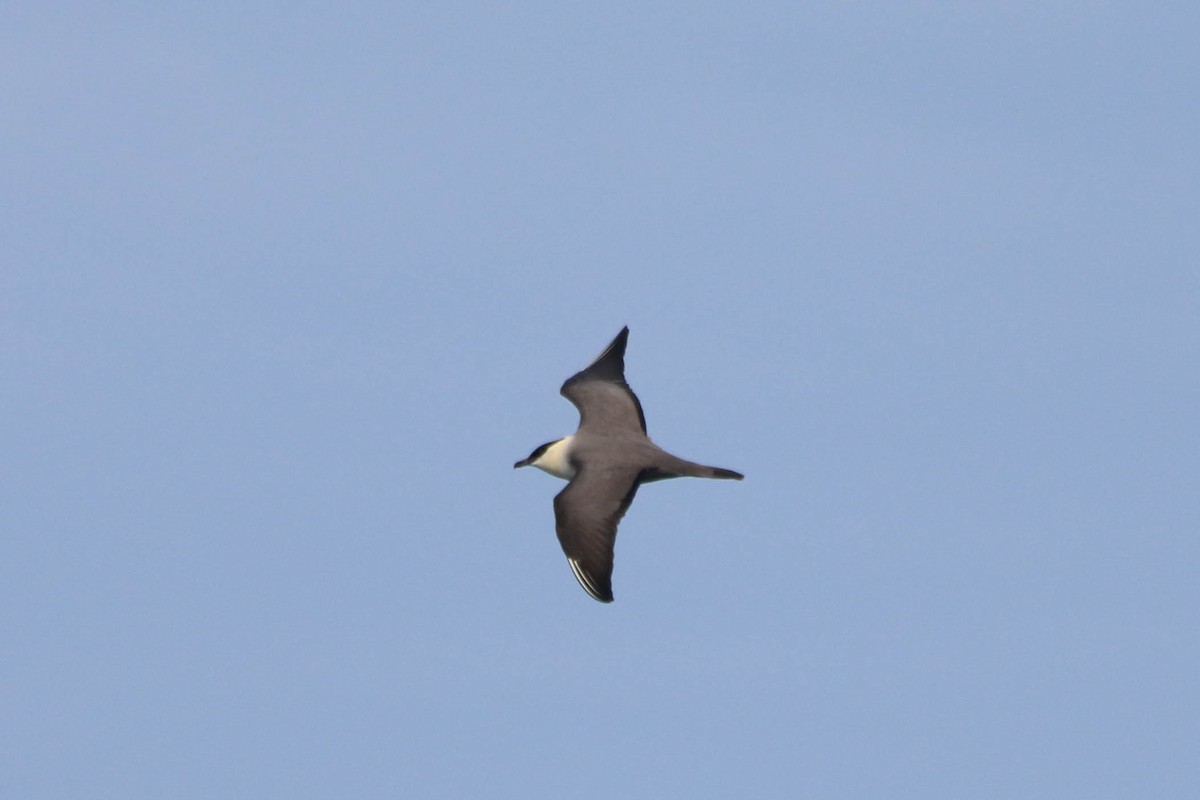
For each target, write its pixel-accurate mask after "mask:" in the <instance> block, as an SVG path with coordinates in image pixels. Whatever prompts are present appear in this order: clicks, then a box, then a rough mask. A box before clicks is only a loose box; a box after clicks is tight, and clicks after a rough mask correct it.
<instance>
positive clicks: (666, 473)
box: [642, 454, 746, 483]
mask: <svg viewBox="0 0 1200 800" xmlns="http://www.w3.org/2000/svg"><path fill="white" fill-rule="evenodd" d="M744 477H746V476H745V475H743V474H742V473H740V472H734V471H733V470H731V469H723V468H722V467H709V466H705V465H704V464H697V463H696V462H694V461H685V460H684V459H682V458H676V457H675V456H671V455H669V454H668V459H667V460H666V463H663V464H661V465H659V466H657V467H656V468H653V469H650V470H647V471H646V474H644V475H643V477H642V482H643V483H647V482H649V481H660V480H663V479H665V478H717V479H720V480H734V481H740V480H741V479H742V478H744Z"/></svg>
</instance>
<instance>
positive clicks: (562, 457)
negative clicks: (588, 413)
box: [530, 436, 575, 481]
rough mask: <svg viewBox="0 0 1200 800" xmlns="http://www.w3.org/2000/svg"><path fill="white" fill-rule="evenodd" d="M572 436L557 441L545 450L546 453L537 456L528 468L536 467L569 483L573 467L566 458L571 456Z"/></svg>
mask: <svg viewBox="0 0 1200 800" xmlns="http://www.w3.org/2000/svg"><path fill="white" fill-rule="evenodd" d="M574 438H575V437H574V436H568V437H566V438H565V439H559V440H558V441H557V442H555V443H554V444H552V445H550V446H549V447H547V448H546V452H544V453H542V454H541V455H540V456H538V460H537V461H534V462H533V463H532V464H530V466H532V467H537V468H538V469H540V470H541V471H542V472H548V473H550V474H551V475H553V476H554V477H556V478H562V479H563V480H564V481H569V480H571V479H572V478H574V477H575V467H574V466H572V465H571V460H570V458H568V456H569V455H570V454H571V440H572V439H574Z"/></svg>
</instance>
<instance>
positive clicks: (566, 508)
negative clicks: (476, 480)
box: [513, 327, 743, 603]
mask: <svg viewBox="0 0 1200 800" xmlns="http://www.w3.org/2000/svg"><path fill="white" fill-rule="evenodd" d="M628 339H629V328H628V327H625V328H622V329H621V332H620V333H618V334H617V337H616V338H615V339H613V340H612V344H610V345H609V346H608V347H607V348H605V350H604V352H603V353H601V354H600V356H599V357H598V358H597V359H596V360H595V361H593V362H592V363H591V364H590V365H589V366H588V367H587V368H586V369H584V370H583V371H582V372H578V373H576V374H575V375H573V376H571V377H570V378H568V379H567V381H566V383H564V384H563V385H562V389H561V390H560V391H561V393H562V395H563V397H565V398H567V399H568V400H570V401H571V403H572V404H574V406H575V407H576V408H577V409H579V428H578V430H576V431H575V433H574V434H573V435H571V436H565V437H563V438H562V439H556V440H554V441H553V442H546V444H543V445H541V446H539V447H538V448H537V449H535V450H534V451H533V452H532V453H530V454H529V457H528V458H524V459H521V460H520V461H518V462H517V463H516V464H513V468H514V469H516V468H518V467H537V468H538V469H540V470H542V471H544V472H548V473H550V474H551V475H553V476H554V477H556V478H562V479H563V480H566V481H569V483H568V484H567V488H565V489H563V490H562V491H561V492H559V493H558V495H557V496H555V498H554V521H555V529H556V531H557V532H558V541H559V544H561V545H562V549H563V552H564V553H566V555H567V563H568V564H570V565H571V571H572V572H573V573H575V578H576V580H578V581H579V585H580V586H582V587H583V588H584V591H586V592H587V593H588V594H590V595H591V596H592V597H594V598H595V599H597V600H599V601H600V602H602V603H611V602H612V599H613V593H612V570H613V545H614V544H615V543H616V540H617V523H619V522H620V521H621V518H622V517H623V516H625V512H626V511H627V510H629V504H630V503H632V502H633V496H634V495H635V494H636V493H637V490H638V487H639V486H641V485H642V484H643V483H650V482H652V481H661V480H665V479H667V478H684V477H692V478H727V479H733V480H739V481H740V480H741V479H742V478H743V475H742V474H741V473H739V472H734V471H733V470H731V469H722V468H720V467H706V466H704V465H703V464H697V463H695V462H692V461H686V460H684V459H682V458H678V457H677V456H673V455H671V454H670V453H668V452H667V451H665V450H663V449H662V448H660V447H659V446H658V445H656V444H655V443H654V442H652V441H650V437H648V436H647V435H646V416H645V414H643V413H642V404H641V403H640V402H638V399H637V395H635V394H634V393H633V390H632V389H630V388H629V384H627V383H626V382H625V343H626V341H627V340H628Z"/></svg>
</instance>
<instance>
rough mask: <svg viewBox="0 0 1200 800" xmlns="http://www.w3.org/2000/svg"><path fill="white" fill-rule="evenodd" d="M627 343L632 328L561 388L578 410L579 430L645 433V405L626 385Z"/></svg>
mask: <svg viewBox="0 0 1200 800" xmlns="http://www.w3.org/2000/svg"><path fill="white" fill-rule="evenodd" d="M628 339H629V328H628V327H625V328H622V329H621V332H620V333H618V334H617V338H615V339H613V340H612V344H610V345H609V346H608V347H607V348H605V350H604V352H603V353H601V354H600V356H599V357H598V358H597V359H596V360H595V361H593V362H592V363H591V364H590V365H588V367H587V368H586V369H584V370H583V371H582V372H577V373H576V374H574V375H572V376H571V377H570V378H568V379H567V381H566V383H564V384H563V385H562V390H561V391H562V395H563V397H565V398H567V399H568V400H570V401H571V402H572V403H573V404H574V405H575V407H576V408H578V409H579V429H580V430H584V429H585V428H592V429H596V430H600V429H603V430H605V431H609V432H613V431H619V430H631V431H637V432H640V433H642V434H645V433H646V415H645V414H643V413H642V404H641V403H640V402H638V399H637V395H636V394H634V393H633V389H630V388H629V384H627V383H626V382H625V343H626V341H627V340H628Z"/></svg>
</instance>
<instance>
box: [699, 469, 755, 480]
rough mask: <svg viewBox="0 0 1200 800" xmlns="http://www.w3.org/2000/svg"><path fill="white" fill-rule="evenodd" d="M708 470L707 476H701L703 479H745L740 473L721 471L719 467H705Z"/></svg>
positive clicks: (728, 470) (727, 470)
mask: <svg viewBox="0 0 1200 800" xmlns="http://www.w3.org/2000/svg"><path fill="white" fill-rule="evenodd" d="M705 469H707V470H708V472H709V474H708V475H703V476H701V477H704V478H722V479H725V480H733V481H740V480H741V479H742V478H744V477H746V476H745V475H743V474H742V473H740V472H734V471H733V470H731V469H722V468H721V467H705Z"/></svg>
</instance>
